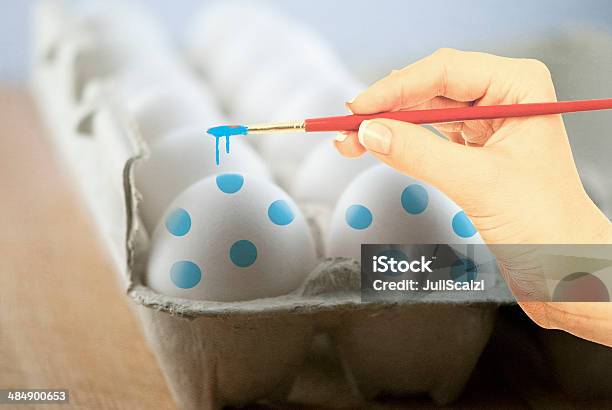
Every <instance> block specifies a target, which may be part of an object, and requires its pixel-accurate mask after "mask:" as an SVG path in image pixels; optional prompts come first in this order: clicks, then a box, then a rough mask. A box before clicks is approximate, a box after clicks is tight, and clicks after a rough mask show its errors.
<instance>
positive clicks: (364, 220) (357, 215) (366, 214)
mask: <svg viewBox="0 0 612 410" xmlns="http://www.w3.org/2000/svg"><path fill="white" fill-rule="evenodd" d="M344 217H345V219H346V223H347V224H348V225H349V226H350V227H351V228H353V229H359V230H361V229H366V228H367V227H368V226H370V225H371V224H372V212H370V210H369V209H368V208H366V207H365V206H363V205H359V204H356V205H351V206H349V207H348V208H347V209H346V213H345V214H344Z"/></svg>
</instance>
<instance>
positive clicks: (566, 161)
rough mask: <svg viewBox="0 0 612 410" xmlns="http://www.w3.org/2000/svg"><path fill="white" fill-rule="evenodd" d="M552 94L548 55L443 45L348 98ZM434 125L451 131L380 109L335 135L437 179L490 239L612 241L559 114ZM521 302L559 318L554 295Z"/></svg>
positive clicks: (481, 101)
mask: <svg viewBox="0 0 612 410" xmlns="http://www.w3.org/2000/svg"><path fill="white" fill-rule="evenodd" d="M550 101H556V96H555V89H554V86H553V83H552V80H551V77H550V73H549V71H548V69H547V68H546V66H545V65H544V64H542V63H541V62H538V61H536V60H527V59H512V58H504V57H498V56H494V55H490V54H484V53H474V52H461V51H457V50H451V49H441V50H439V51H437V52H436V53H434V54H432V55H431V56H429V57H426V58H424V59H422V60H420V61H418V62H416V63H414V64H412V65H410V66H408V67H406V68H404V69H402V70H399V71H394V72H392V73H391V74H390V75H388V76H387V77H385V78H383V79H381V80H380V81H378V82H376V83H375V84H373V85H372V86H370V87H369V88H368V89H366V90H365V91H363V92H362V93H361V94H359V95H358V96H357V97H356V98H355V99H354V100H353V101H352V102H350V103H347V106H348V108H349V109H350V110H351V111H352V112H353V113H355V114H372V113H377V112H383V111H397V110H407V109H430V108H450V107H461V106H470V105H497V104H517V103H534V102H550ZM435 128H436V129H437V130H438V131H439V132H440V133H442V134H443V135H444V136H445V137H446V138H447V140H446V139H443V138H440V137H438V136H437V135H436V134H434V133H433V132H431V131H430V130H428V129H426V128H424V127H421V126H418V125H414V124H409V123H404V122H398V121H393V120H387V119H377V120H371V121H365V122H363V123H362V124H361V127H360V128H359V132H358V133H347V134H341V135H340V136H339V137H338V138H337V141H336V142H335V143H336V146H337V148H338V150H339V151H340V152H341V153H342V154H343V155H345V156H349V157H353V156H358V155H361V154H362V153H364V152H365V151H366V150H367V151H369V152H370V153H371V154H372V155H374V156H375V157H377V158H378V159H380V160H381V161H383V162H385V163H387V164H388V165H390V166H392V167H393V168H395V169H397V170H398V171H400V172H402V173H405V174H408V175H411V176H413V177H415V178H418V179H421V180H422V181H424V182H426V183H429V184H431V185H434V186H436V187H437V188H439V189H440V190H441V191H443V192H444V193H445V194H446V195H448V196H449V197H450V198H451V199H452V200H454V201H455V202H456V203H457V204H458V205H459V206H461V207H462V208H463V210H464V211H465V212H466V214H467V215H468V216H469V218H470V219H471V221H472V222H473V223H474V225H475V226H476V228H477V229H478V231H479V233H480V235H481V236H482V238H483V240H484V241H485V242H486V243H488V244H559V243H566V244H579V243H612V225H611V224H610V221H609V220H608V219H607V218H606V217H605V216H604V215H603V214H602V213H601V212H600V211H599V210H598V209H597V207H596V206H595V205H594V204H593V202H592V201H591V200H590V198H589V197H588V195H587V194H586V193H585V191H584V189H583V187H582V184H581V182H580V178H579V176H578V172H577V170H576V167H575V164H574V161H573V157H572V152H571V149H570V145H569V142H568V138H567V134H566V131H565V126H564V124H563V119H562V117H561V116H560V115H549V116H537V117H528V118H508V119H496V120H473V121H465V122H459V123H452V124H438V125H435ZM506 279H509V282H510V281H511V280H512V279H513V278H506ZM510 285H511V288H513V291H514V290H515V288H514V287H513V286H512V283H510ZM521 305H522V307H523V308H524V309H525V310H526V312H527V313H528V314H530V316H531V317H532V318H533V319H534V320H535V321H536V322H538V323H540V324H541V325H543V326H546V327H559V326H561V325H560V324H558V323H557V322H556V321H553V319H552V318H550V317H548V316H550V315H552V314H555V313H554V312H553V311H552V310H551V309H549V308H550V304H542V303H540V302H523V303H521ZM575 305H576V304H575ZM558 310H559V309H555V310H554V311H555V312H556V311H558ZM553 322H554V324H553ZM610 328H612V326H610V327H609V328H608V330H609V329H610ZM590 338H591V339H593V338H596V337H590ZM610 343H612V335H609V341H608V344H610Z"/></svg>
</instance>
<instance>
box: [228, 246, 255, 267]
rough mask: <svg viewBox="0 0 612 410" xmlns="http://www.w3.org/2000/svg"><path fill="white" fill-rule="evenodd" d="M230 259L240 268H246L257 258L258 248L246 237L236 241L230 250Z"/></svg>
mask: <svg viewBox="0 0 612 410" xmlns="http://www.w3.org/2000/svg"><path fill="white" fill-rule="evenodd" d="M229 257H230V260H231V261H232V262H233V263H234V265H236V266H238V267H239V268H246V267H248V266H251V265H252V264H253V263H255V260H256V259H257V248H256V247H255V245H253V242H251V241H247V240H246V239H243V240H240V241H236V242H234V244H233V245H232V246H231V248H230V251H229Z"/></svg>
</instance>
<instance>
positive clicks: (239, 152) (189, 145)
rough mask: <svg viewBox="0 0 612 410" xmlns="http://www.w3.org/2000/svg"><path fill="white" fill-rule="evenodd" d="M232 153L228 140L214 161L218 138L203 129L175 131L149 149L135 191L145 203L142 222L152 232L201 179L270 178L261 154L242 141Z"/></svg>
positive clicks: (137, 169) (139, 167)
mask: <svg viewBox="0 0 612 410" xmlns="http://www.w3.org/2000/svg"><path fill="white" fill-rule="evenodd" d="M230 142H231V144H230V148H231V150H230V154H227V153H226V152H225V148H226V147H225V141H224V139H223V140H221V141H220V144H219V157H220V158H219V159H220V164H219V165H218V166H217V164H216V161H215V139H214V138H213V137H212V136H210V135H208V134H206V130H205V129H204V128H200V127H187V128H182V129H178V130H175V131H173V132H170V133H168V134H166V135H165V136H164V137H162V138H160V139H159V140H157V141H156V142H155V143H154V144H153V145H151V147H150V156H149V158H147V159H145V160H142V161H141V162H139V163H138V164H136V167H135V182H136V188H137V189H138V191H139V192H140V193H141V195H142V197H143V201H142V203H141V204H140V213H141V217H142V220H143V222H144V224H145V226H146V227H147V229H148V230H149V232H152V231H153V229H154V228H155V226H156V225H157V222H158V220H159V218H160V217H161V215H162V213H163V211H164V210H165V209H166V207H167V206H168V205H169V204H170V202H172V200H173V199H174V198H175V197H176V196H177V195H178V194H179V193H180V192H182V191H183V190H184V189H185V188H187V187H188V186H190V185H191V184H193V183H195V182H197V181H198V180H200V179H202V178H204V177H207V176H210V175H213V174H218V173H224V172H239V173H241V174H245V175H249V176H255V177H261V178H265V179H270V178H271V176H270V173H269V171H268V169H267V168H266V165H265V164H264V163H263V161H262V160H261V158H260V157H259V155H257V153H256V152H255V151H253V149H252V148H251V147H250V146H249V145H248V144H246V143H244V142H243V141H241V140H240V139H239V138H234V139H232V140H231V141H230Z"/></svg>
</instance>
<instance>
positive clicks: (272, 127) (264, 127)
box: [247, 121, 306, 134]
mask: <svg viewBox="0 0 612 410" xmlns="http://www.w3.org/2000/svg"><path fill="white" fill-rule="evenodd" d="M247 128H248V129H249V134H276V133H283V132H306V124H305V122H304V121H288V122H275V123H267V124H252V125H247Z"/></svg>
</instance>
